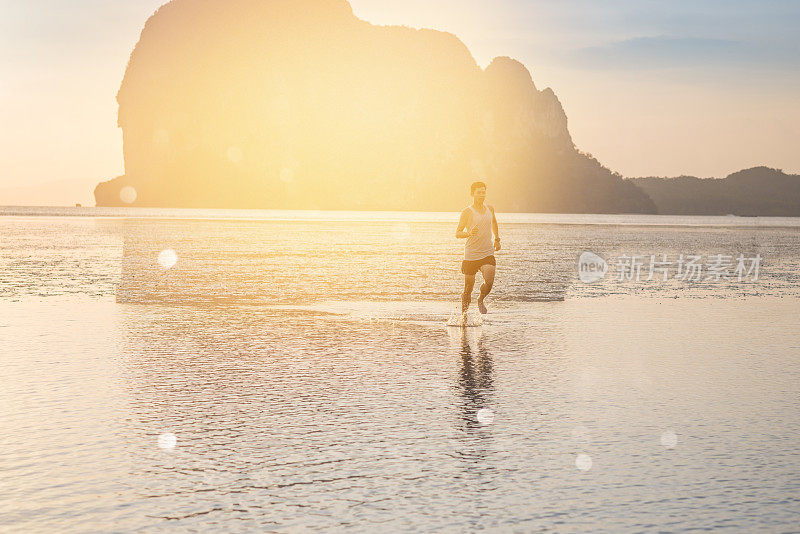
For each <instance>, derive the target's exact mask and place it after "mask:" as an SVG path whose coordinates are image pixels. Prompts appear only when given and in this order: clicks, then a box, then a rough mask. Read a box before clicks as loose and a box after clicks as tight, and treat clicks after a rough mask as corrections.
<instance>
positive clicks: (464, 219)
mask: <svg viewBox="0 0 800 534" xmlns="http://www.w3.org/2000/svg"><path fill="white" fill-rule="evenodd" d="M468 224H469V210H464V211H462V212H461V219H459V221H458V228H456V237H457V238H459V239H464V238H465V237H469V236H471V235H474V234H475V233H477V231H478V229H477V228H473V229H472V231H471V232H467V231H465V230H466V228H467V225H468Z"/></svg>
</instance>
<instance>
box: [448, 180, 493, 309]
mask: <svg viewBox="0 0 800 534" xmlns="http://www.w3.org/2000/svg"><path fill="white" fill-rule="evenodd" d="M469 192H470V194H471V195H472V204H471V205H469V206H467V208H466V209H465V210H464V211H462V212H461V219H460V220H459V221H458V228H457V229H456V237H457V238H466V239H467V242H466V244H465V245H464V261H462V262H461V272H462V273H464V293H462V294H461V313H464V314H465V313H467V309H468V308H469V303H470V301H471V300H472V288H473V287H474V286H475V274H476V273H477V272H478V271H480V272H481V274H482V275H483V285H481V295H480V297H478V309H479V310H480V311H481V313H486V312H487V310H486V305H485V304H484V302H483V301H484V299H486V295H488V294H489V291H491V290H492V285H493V284H494V269H495V265H496V264H495V261H494V252H495V251H496V250H500V235H499V233H498V230H497V218H496V217H495V216H494V208H493V207H491V206H488V205H484V203H483V202H484V200H486V184H485V183H483V182H475V183H474V184H472V185H471V186H470V188H469ZM467 228H469V230H467ZM492 232H494V244H492Z"/></svg>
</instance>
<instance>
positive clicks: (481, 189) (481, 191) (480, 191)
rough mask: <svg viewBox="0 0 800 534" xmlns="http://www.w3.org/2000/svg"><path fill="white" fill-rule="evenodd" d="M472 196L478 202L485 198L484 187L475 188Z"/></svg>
mask: <svg viewBox="0 0 800 534" xmlns="http://www.w3.org/2000/svg"><path fill="white" fill-rule="evenodd" d="M472 198H474V199H475V200H477V201H479V202H483V201H484V200H486V188H485V187H479V188H477V189H476V190H475V192H474V193H472Z"/></svg>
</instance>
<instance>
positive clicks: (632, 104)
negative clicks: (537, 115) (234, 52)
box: [0, 0, 800, 206]
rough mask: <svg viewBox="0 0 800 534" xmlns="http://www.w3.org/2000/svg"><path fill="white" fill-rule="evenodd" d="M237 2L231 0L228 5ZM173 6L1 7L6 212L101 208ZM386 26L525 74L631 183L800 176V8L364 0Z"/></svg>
mask: <svg viewBox="0 0 800 534" xmlns="http://www.w3.org/2000/svg"><path fill="white" fill-rule="evenodd" d="M220 2H221V3H223V4H224V1H223V0H220ZM163 3H164V1H163V0H70V1H66V0H0V205H9V204H33V205H73V204H75V203H82V204H83V205H90V206H92V205H94V199H93V196H92V191H93V189H94V186H95V185H96V184H97V182H99V181H102V180H106V179H110V178H113V177H115V176H118V175H120V174H123V172H124V171H123V162H122V134H121V131H120V130H119V129H118V128H117V127H116V112H117V105H116V100H115V97H116V92H117V90H118V88H119V84H120V82H121V81H122V76H123V74H124V70H125V65H126V63H127V60H128V57H129V55H130V52H131V50H132V49H133V47H134V45H135V44H136V41H137V40H138V37H139V33H140V31H141V28H142V27H143V25H144V22H145V21H146V20H147V18H148V17H149V16H150V15H151V14H152V13H153V12H154V11H155V10H156V9H157V8H158V7H159V6H160V5H161V4H163ZM350 4H351V5H352V7H353V12H354V13H355V15H356V16H358V17H359V18H361V19H363V20H367V21H369V22H372V23H374V24H398V25H407V26H412V27H417V28H422V27H426V28H435V29H439V30H443V31H448V32H451V33H453V34H455V35H457V36H458V37H459V38H460V39H461V40H462V41H463V42H464V43H465V44H466V45H467V47H468V48H469V49H470V51H471V52H472V54H473V56H474V57H475V60H476V61H477V62H478V64H479V65H480V66H481V67H485V66H486V65H488V64H489V62H490V61H491V60H492V58H494V57H497V56H510V57H513V58H515V59H518V60H519V61H521V62H522V63H524V64H525V65H526V66H527V67H528V69H529V70H530V71H531V73H532V76H533V80H534V82H535V84H536V86H537V88H539V89H543V88H545V87H551V88H552V89H553V90H554V91H555V93H556V95H558V97H559V99H560V100H561V103H562V104H563V106H564V109H565V111H566V113H567V117H568V118H569V128H570V132H571V133H572V137H573V140H574V141H575V144H576V146H577V147H578V148H579V149H580V150H582V151H584V152H588V153H590V154H592V155H594V156H595V157H596V158H597V159H598V160H600V161H601V162H602V163H603V164H605V165H606V166H607V167H609V168H611V169H612V170H614V171H617V172H619V173H621V174H622V175H624V176H627V177H634V176H679V175H693V176H700V177H711V176H714V177H723V176H726V175H727V174H730V173H732V172H735V171H737V170H740V169H743V168H748V167H752V166H756V165H767V166H770V167H776V168H780V169H783V170H784V171H786V172H792V173H800V150H798V149H797V146H798V140H800V96H799V95H800V32H798V31H797V28H800V1H797V0H706V1H704V0H692V1H690V0H672V1H669V2H667V1H656V0H604V1H602V2H599V1H595V0H436V1H435V2H432V1H431V0H404V1H402V2H400V1H396V0H395V1H389V0H351V1H350Z"/></svg>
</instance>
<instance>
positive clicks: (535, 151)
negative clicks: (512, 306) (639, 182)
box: [95, 0, 655, 213]
mask: <svg viewBox="0 0 800 534" xmlns="http://www.w3.org/2000/svg"><path fill="white" fill-rule="evenodd" d="M117 100H118V102H119V118H118V124H119V127H120V128H122V132H123V150H124V159H125V174H124V175H123V176H120V177H118V178H115V179H113V180H110V181H108V182H104V183H101V184H99V185H98V186H97V188H96V189H95V197H96V201H97V204H98V205H100V206H114V205H127V204H126V203H125V202H124V201H123V199H122V198H121V196H120V192H121V191H122V189H123V188H124V187H125V186H130V187H132V188H133V189H134V190H135V192H136V195H135V201H133V202H132V203H131V205H134V206H164V207H225V208H312V209H398V210H406V209H408V210H456V209H459V208H461V207H462V206H463V204H464V202H465V199H466V196H467V194H468V185H469V183H470V182H472V181H475V180H484V181H486V182H487V183H488V184H489V194H490V198H491V202H493V203H494V204H495V205H496V207H497V209H499V210H502V211H542V212H638V213H649V212H653V211H654V210H655V207H654V205H653V203H652V201H651V200H650V199H649V198H648V196H647V195H646V194H644V193H643V192H642V191H641V190H640V189H639V188H637V187H636V186H635V185H634V184H633V183H630V182H626V181H624V180H622V179H621V177H620V176H619V175H616V174H614V173H612V172H610V171H609V170H608V169H606V168H605V167H603V166H602V165H600V164H599V163H598V162H597V161H596V160H594V159H592V158H590V157H588V156H586V155H584V154H582V153H581V152H579V151H578V150H577V149H576V148H575V146H574V145H573V143H572V139H571V137H570V134H569V131H568V128H567V117H566V115H565V113H564V110H563V108H562V106H561V104H560V102H559V101H558V98H557V97H556V95H555V94H554V93H553V92H552V91H551V90H550V89H544V90H543V91H539V90H538V89H537V88H536V86H535V84H534V82H533V80H532V79H531V75H530V73H529V71H528V70H527V69H526V68H525V67H524V66H523V65H522V64H520V63H519V62H517V61H515V60H513V59H510V58H506V57H500V58H496V59H495V60H494V61H493V62H492V63H491V64H490V65H489V66H488V67H487V68H486V69H481V68H480V67H479V66H478V65H477V64H476V62H475V60H474V59H473V57H472V55H471V54H470V52H469V50H468V49H467V48H466V46H465V45H464V44H463V43H462V42H461V41H460V40H459V39H458V38H457V37H455V36H454V35H452V34H449V33H445V32H440V31H435V30H429V29H421V30H418V29H413V28H408V27H405V26H376V25H372V24H370V23H368V22H365V21H363V20H360V19H358V18H357V17H356V16H355V15H354V14H353V12H352V10H351V8H350V5H349V4H348V3H347V2H346V1H345V0H227V1H226V2H219V1H217V0H173V1H172V2H169V3H168V4H166V5H164V6H162V7H161V8H160V9H159V10H158V11H157V12H156V13H155V14H154V15H153V16H152V17H151V18H150V19H149V20H148V21H147V23H146V24H145V27H144V29H143V31H142V34H141V37H140V39H139V42H138V43H137V45H136V47H135V49H134V50H133V53H132V54H131V58H130V62H129V64H128V67H127V70H126V72H125V76H124V79H123V81H122V85H121V87H120V90H119V93H118V95H117ZM128 191H130V189H128ZM122 196H123V197H125V196H126V195H124V194H123V195H122ZM130 199H131V197H130V196H129V195H128V198H126V199H125V200H130Z"/></svg>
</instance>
